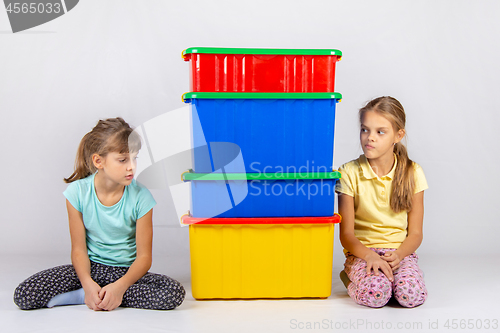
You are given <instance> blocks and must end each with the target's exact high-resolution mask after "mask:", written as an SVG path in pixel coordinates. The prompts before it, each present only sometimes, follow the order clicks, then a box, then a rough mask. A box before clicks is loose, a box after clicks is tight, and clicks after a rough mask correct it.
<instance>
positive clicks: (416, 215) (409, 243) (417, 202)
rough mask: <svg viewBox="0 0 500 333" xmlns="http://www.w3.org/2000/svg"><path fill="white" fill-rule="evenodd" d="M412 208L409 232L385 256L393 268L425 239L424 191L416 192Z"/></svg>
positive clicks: (409, 216) (409, 215) (409, 213)
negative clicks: (423, 229)
mask: <svg viewBox="0 0 500 333" xmlns="http://www.w3.org/2000/svg"><path fill="white" fill-rule="evenodd" d="M412 200H413V201H412V210H411V211H409V212H408V234H407V236H406V239H405V240H404V241H403V243H401V245H400V246H399V248H398V249H397V250H396V251H393V252H391V253H386V255H385V256H384V257H383V258H384V259H385V260H387V261H388V262H389V265H391V267H392V270H395V269H397V268H398V267H399V264H400V262H401V260H402V259H403V258H405V257H407V256H409V255H410V254H412V253H413V252H415V251H416V250H417V249H418V247H419V246H420V244H421V243H422V239H423V232H422V226H423V222H424V191H421V192H418V193H415V194H414V195H413V199H412Z"/></svg>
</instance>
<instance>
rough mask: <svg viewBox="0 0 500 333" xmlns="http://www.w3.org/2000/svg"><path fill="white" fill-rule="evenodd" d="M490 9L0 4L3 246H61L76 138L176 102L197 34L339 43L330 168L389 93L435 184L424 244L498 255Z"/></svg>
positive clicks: (491, 4)
mask: <svg viewBox="0 0 500 333" xmlns="http://www.w3.org/2000/svg"><path fill="white" fill-rule="evenodd" d="M499 9H500V3H498V2H497V1H475V2H470V1H377V2H371V1H354V2H353V1H351V2H347V1H308V2H299V1H295V2H290V1H259V0H257V1H252V2H245V3H243V2H241V3H239V2H235V1H186V2H180V1H177V2H170V1H123V0H122V1H110V0H106V1H90V0H86V1H81V2H80V3H79V4H78V5H77V6H76V7H75V8H74V9H73V10H72V11H70V12H68V13H67V14H66V15H64V16H63V17H60V18H58V19H56V20H54V21H52V22H49V23H46V24H45V25H42V26H39V27H36V28H33V29H31V30H27V31H26V32H22V33H17V34H12V33H11V32H9V29H10V26H9V22H8V18H7V15H6V12H5V11H3V10H0V31H2V33H1V34H0V112H1V118H0V124H1V125H2V127H1V131H0V140H1V141H0V142H2V158H1V161H2V163H1V164H0V172H1V175H2V178H3V179H2V187H1V188H2V191H1V192H0V205H1V206H0V207H1V212H2V217H1V221H2V232H1V233H0V253H32V252H37V253H40V252H47V253H50V252H60V251H69V236H68V228H67V225H66V210H65V200H64V197H63V196H62V192H63V191H64V189H65V188H66V184H65V183H64V182H63V181H62V178H63V177H68V176H69V175H70V174H71V172H72V170H73V163H74V158H75V153H76V148H77V146H78V143H79V141H80V139H81V138H82V137H83V135H84V134H85V133H87V132H88V131H90V130H91V129H92V127H93V126H94V125H95V123H96V122H97V120H98V119H102V118H106V117H115V116H121V117H123V118H124V119H125V120H127V121H128V122H129V123H130V124H131V125H133V126H139V125H141V124H142V123H145V122H146V121H148V120H150V119H152V118H154V117H156V116H159V115H162V114H164V113H166V112H168V111H170V110H175V109H177V108H181V107H183V106H184V104H183V103H182V102H181V95H182V94H183V93H184V92H186V91H188V90H189V79H188V73H189V71H188V63H185V62H184V61H183V60H182V59H181V52H182V50H184V49H186V48H188V47H192V46H220V47H276V48H336V49H340V50H341V51H342V52H343V59H342V61H340V62H339V63H338V65H337V76H336V90H337V91H338V92H340V93H342V94H343V100H342V102H341V103H340V104H338V107H337V120H336V133H335V138H336V140H335V160H334V165H335V166H336V167H338V166H340V165H341V164H342V163H345V162H347V161H349V160H351V159H353V158H356V157H357V156H359V154H361V153H362V151H361V148H360V145H359V139H358V137H359V136H358V120H357V111H358V109H359V108H360V107H361V106H363V104H364V103H365V102H366V101H368V100H369V99H371V98H373V97H377V96H380V95H391V96H394V97H396V98H398V99H399V100H400V101H401V103H402V104H403V106H404V107H405V109H406V112H407V118H408V119H407V132H408V149H409V153H410V158H412V159H414V160H415V161H417V162H418V163H420V164H421V165H422V167H423V168H424V170H425V173H426V176H427V179H428V182H429V186H430V188H429V190H428V191H426V193H425V210H426V212H425V221H424V228H425V233H424V242H423V244H422V246H421V248H420V249H419V252H420V253H421V254H427V253H457V254H460V253H471V252H474V253H483V252H485V251H487V252H492V251H493V252H498V251H499V250H498V247H497V246H495V241H496V240H497V237H498V234H499V232H500V224H499V223H497V221H498V204H497V201H498V199H499V196H498V194H497V187H498V185H500V184H499V177H498V172H497V171H496V164H497V163H498V160H499V159H498V155H497V154H496V153H497V152H498V151H499V149H498V144H497V143H498V142H499V141H498V135H497V133H496V132H495V130H496V128H497V125H498V124H499V123H500V116H499V113H498V111H497V110H496V107H497V104H498V103H497V98H496V97H497V95H498V89H499V88H500V85H499V74H500V71H499V67H500V62H499V61H498V55H499V54H500V43H498V41H497V37H496V36H498V33H499V32H500V31H499V30H500V23H499V22H498V20H497V19H496V18H498V14H499ZM178 130H179V132H181V131H186V130H189V124H179V126H178ZM139 163H140V160H139ZM153 192H154V195H155V197H156V199H157V201H158V203H159V204H158V206H157V208H156V209H155V214H154V223H155V225H156V226H158V227H160V226H161V227H162V228H163V229H162V228H157V230H155V231H157V234H158V235H157V237H156V238H155V242H156V243H164V244H165V247H164V248H163V247H161V248H160V247H159V246H158V247H157V250H159V251H160V250H161V251H163V250H165V251H167V252H169V253H174V252H175V255H177V256H185V257H186V258H188V251H187V250H188V239H187V237H186V235H187V230H184V229H182V230H181V228H180V227H179V225H178V222H177V220H176V216H175V214H174V212H173V206H172V203H171V198H170V196H169V193H168V191H157V190H153ZM164 227H168V228H164ZM166 229H168V230H166ZM185 229H187V228H185ZM159 234H161V237H158V236H160V235H159ZM157 245H159V244H157ZM340 250H341V249H340V248H339V247H337V248H336V252H339V251H340Z"/></svg>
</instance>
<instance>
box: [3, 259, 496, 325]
mask: <svg viewBox="0 0 500 333" xmlns="http://www.w3.org/2000/svg"><path fill="white" fill-rule="evenodd" d="M61 258H62V259H64V258H65V256H61ZM61 258H57V256H51V257H50V259H42V257H36V256H15V257H6V256H5V255H2V257H0V260H1V267H2V269H1V273H0V327H1V332H8V333H17V332H30V333H33V332H51V333H57V332H65V333H66V332H106V333H109V332H252V333H253V332H301V331H302V332H313V331H314V332H333V331H336V332H351V331H352V332H386V331H391V330H393V331H396V332H427V331H432V332H445V331H446V332H449V331H469V332H476V331H481V332H482V331H485V332H495V331H496V332H498V331H500V322H499V321H500V311H499V310H500V305H499V301H500V278H499V276H500V265H499V264H500V260H499V259H498V257H495V256H492V257H487V256H455V257H452V256H441V257H440V256H438V255H436V256H433V257H430V256H425V257H424V258H422V257H421V259H420V266H421V268H422V269H423V270H424V272H425V279H426V284H427V287H428V291H429V297H428V300H427V302H426V303H425V304H424V305H422V306H420V307H417V308H414V309H405V308H402V307H400V306H399V305H398V304H395V303H392V302H391V303H389V304H388V305H387V306H385V307H384V308H381V309H370V308H367V307H363V306H359V305H357V304H355V303H354V302H353V301H352V300H351V299H350V298H349V297H348V296H347V293H346V290H345V288H344V286H343V285H342V283H341V282H340V280H339V279H338V273H339V271H340V270H341V268H342V263H340V262H339V261H338V260H337V262H335V264H334V272H333V277H334V278H333V285H332V295H331V296H330V297H329V298H328V299H326V300H310V299H308V300H251V301H196V300H194V299H193V298H192V296H191V290H190V282H189V265H188V264H187V263H186V262H185V261H184V262H183V263H180V266H177V267H182V272H180V273H179V275H180V276H179V275H176V276H175V278H177V279H178V280H180V281H181V282H182V283H183V284H184V286H185V287H186V290H187V297H186V300H185V301H184V303H183V304H182V305H181V306H180V307H179V308H177V309H175V310H173V311H149V310H135V309H124V308H118V309H117V310H115V311H111V312H93V311H91V310H89V309H87V308H86V307H85V306H84V305H81V306H65V307H59V308H53V309H42V310H34V311H22V310H19V309H18V308H17V307H16V306H15V305H14V303H13V302H12V294H13V290H14V289H15V287H16V286H17V284H18V283H19V282H21V281H22V280H23V279H25V278H26V277H28V276H29V275H31V274H33V273H35V272H37V271H39V270H42V269H44V268H48V267H52V266H56V265H58V264H63V263H66V262H65V261H62V259H61ZM172 260H173V259H172ZM156 261H158V260H157V259H156ZM178 264H179V263H178ZM152 271H155V272H158V273H164V274H168V271H167V270H166V267H162V266H161V265H158V264H157V265H156V266H153V269H152ZM447 324H448V325H447ZM480 325H481V329H478V328H479V326H480ZM487 327H489V329H487ZM461 328H464V329H461Z"/></svg>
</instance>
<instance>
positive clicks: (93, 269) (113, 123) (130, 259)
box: [14, 118, 185, 311]
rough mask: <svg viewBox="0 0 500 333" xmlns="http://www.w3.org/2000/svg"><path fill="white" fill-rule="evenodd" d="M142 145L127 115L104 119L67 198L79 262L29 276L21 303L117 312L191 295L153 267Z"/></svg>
mask: <svg viewBox="0 0 500 333" xmlns="http://www.w3.org/2000/svg"><path fill="white" fill-rule="evenodd" d="M140 148H141V140H140V138H139V136H138V135H137V133H135V132H133V130H132V128H130V126H129V125H128V124H127V123H126V122H125V121H124V120H123V119H121V118H114V119H106V120H100V121H99V122H98V123H97V125H96V126H95V127H94V129H92V131H91V132H89V133H87V134H86V135H85V136H84V137H83V139H82V141H81V143H80V146H79V148H78V152H77V157H76V163H75V171H74V172H73V174H72V175H71V176H70V177H68V178H65V179H64V181H65V182H66V183H70V185H69V186H68V188H67V189H66V191H65V192H64V196H65V197H66V206H67V209H68V217H69V227H70V235H71V261H72V263H73V264H72V265H64V266H58V267H54V268H51V269H48V270H45V271H42V272H39V273H37V274H35V275H33V276H31V277H29V278H28V279H27V280H25V281H24V282H22V283H21V284H20V285H19V286H18V287H17V288H16V291H15V293H14V302H15V303H16V304H17V305H18V306H19V307H20V308H21V309H23V310H28V309H37V308H42V307H53V306H57V305H68V304H84V303H85V304H86V305H87V307H88V308H90V309H92V310H95V311H100V310H108V311H110V310H113V309H115V308H117V307H118V306H124V307H133V308H144V309H157V310H168V309H173V308H175V307H177V306H179V305H180V304H181V303H182V301H183V300H184V296H185V291H184V288H183V287H182V285H181V284H180V283H179V282H178V281H176V280H174V279H172V278H170V277H168V276H165V275H160V274H153V273H148V270H149V268H150V267H151V257H152V240H153V225H152V216H153V209H152V208H153V206H154V205H155V204H156V202H155V201H154V199H153V197H152V195H151V193H150V192H149V191H148V190H147V189H146V188H144V187H142V186H141V185H139V184H138V183H137V182H136V181H135V180H134V172H135V168H136V157H137V153H138V151H139V149H140Z"/></svg>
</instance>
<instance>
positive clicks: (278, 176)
mask: <svg viewBox="0 0 500 333" xmlns="http://www.w3.org/2000/svg"><path fill="white" fill-rule="evenodd" d="M181 177H182V180H183V181H189V180H305V179H311V180H313V179H340V172H338V171H331V172H295V173H281V172H276V173H263V172H261V173H195V172H192V170H189V172H185V173H183V174H182V176H181Z"/></svg>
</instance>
